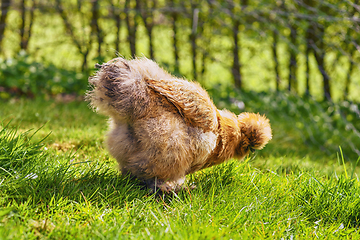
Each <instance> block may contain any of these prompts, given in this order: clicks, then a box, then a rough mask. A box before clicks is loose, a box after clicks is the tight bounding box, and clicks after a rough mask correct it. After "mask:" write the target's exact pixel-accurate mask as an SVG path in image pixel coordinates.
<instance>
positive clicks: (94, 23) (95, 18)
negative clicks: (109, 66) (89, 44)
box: [90, 0, 104, 61]
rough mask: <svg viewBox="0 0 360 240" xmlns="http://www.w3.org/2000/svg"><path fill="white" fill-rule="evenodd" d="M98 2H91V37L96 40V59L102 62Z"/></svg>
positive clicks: (101, 37) (93, 0) (95, 0)
mask: <svg viewBox="0 0 360 240" xmlns="http://www.w3.org/2000/svg"><path fill="white" fill-rule="evenodd" d="M99 2H100V1H98V0H91V13H92V14H91V23H90V24H91V35H92V36H96V38H97V44H98V50H97V52H98V53H97V58H98V59H99V60H101V61H102V57H101V56H102V55H101V44H102V42H103V38H104V37H103V34H102V31H101V29H100V27H99V18H100V16H99V15H100V13H99V8H100V7H99Z"/></svg>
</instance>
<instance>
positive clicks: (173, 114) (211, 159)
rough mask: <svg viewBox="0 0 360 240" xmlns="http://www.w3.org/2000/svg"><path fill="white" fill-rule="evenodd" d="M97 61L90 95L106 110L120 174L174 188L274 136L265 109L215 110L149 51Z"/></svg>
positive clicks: (194, 86)
mask: <svg viewBox="0 0 360 240" xmlns="http://www.w3.org/2000/svg"><path fill="white" fill-rule="evenodd" d="M100 67H101V69H100V70H99V71H98V73H97V74H96V75H95V76H94V77H91V78H90V80H89V81H90V83H91V84H92V85H94V89H93V90H92V91H90V92H89V93H88V96H87V97H88V100H89V101H90V102H91V105H92V106H93V107H94V108H96V109H97V110H98V111H99V112H100V113H102V114H105V115H107V116H109V117H110V121H111V126H110V128H111V130H110V132H109V134H108V138H107V141H106V143H107V147H108V149H109V151H110V153H111V155H112V156H114V157H115V158H116V160H117V161H118V163H119V165H120V168H121V170H122V173H123V174H131V175H132V176H135V177H137V178H139V179H141V180H144V181H145V182H146V183H147V184H148V186H149V187H150V188H152V189H154V188H160V189H161V190H162V191H166V192H167V191H171V190H175V189H177V188H178V187H179V186H180V185H181V184H182V183H183V182H184V179H185V176H186V175H187V174H189V173H193V172H195V171H197V170H200V169H203V168H206V167H210V166H213V165H216V164H220V163H222V162H224V161H226V160H228V159H230V158H232V157H235V158H243V157H244V156H245V155H246V154H247V153H248V152H249V150H250V149H252V148H253V149H261V148H263V147H264V146H265V144H266V143H267V142H268V141H269V140H270V139H271V128H270V124H269V120H268V119H266V118H265V117H263V116H260V115H259V114H253V113H242V114H240V115H239V116H236V115H235V114H233V113H231V112H229V111H226V110H225V111H222V110H218V109H217V108H216V107H215V105H214V104H213V102H212V101H211V99H210V98H209V96H208V94H207V92H206V91H205V90H204V89H202V88H201V87H200V85H199V84H197V83H194V82H189V81H186V80H183V79H178V78H175V77H173V76H172V75H170V74H168V73H167V72H165V71H164V70H163V69H161V68H160V67H159V66H158V65H157V64H156V63H154V62H153V61H151V60H149V59H146V58H142V59H134V60H130V61H127V60H125V59H123V58H116V59H113V60H111V61H110V62H108V63H106V64H104V65H102V66H100ZM154 190H155V189H154Z"/></svg>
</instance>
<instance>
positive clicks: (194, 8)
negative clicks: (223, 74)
mask: <svg viewBox="0 0 360 240" xmlns="http://www.w3.org/2000/svg"><path fill="white" fill-rule="evenodd" d="M198 7H199V6H198V3H197V2H195V1H194V0H192V1H191V9H190V10H191V34H190V42H191V53H192V69H193V78H194V80H197V79H198V76H197V65H196V57H197V46H196V39H197V34H198V32H197V31H198V24H199V11H200V10H199V8H198Z"/></svg>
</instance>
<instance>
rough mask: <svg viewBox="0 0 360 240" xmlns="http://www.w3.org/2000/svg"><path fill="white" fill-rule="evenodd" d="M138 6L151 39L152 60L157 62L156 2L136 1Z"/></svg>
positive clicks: (147, 0) (151, 0)
mask: <svg viewBox="0 0 360 240" xmlns="http://www.w3.org/2000/svg"><path fill="white" fill-rule="evenodd" d="M136 6H138V9H139V11H140V16H141V18H142V20H143V22H144V25H145V28H146V30H147V33H148V38H149V52H150V58H151V59H154V60H155V57H154V41H153V33H152V32H153V27H154V24H155V23H154V14H153V12H154V11H155V9H156V8H157V1H156V0H136Z"/></svg>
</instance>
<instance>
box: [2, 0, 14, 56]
mask: <svg viewBox="0 0 360 240" xmlns="http://www.w3.org/2000/svg"><path fill="white" fill-rule="evenodd" d="M10 5H11V0H1V17H0V46H2V40H3V38H4V32H5V27H6V17H7V14H8V12H9V8H10ZM1 51H2V47H1Z"/></svg>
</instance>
